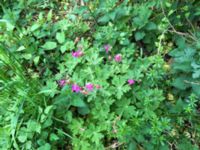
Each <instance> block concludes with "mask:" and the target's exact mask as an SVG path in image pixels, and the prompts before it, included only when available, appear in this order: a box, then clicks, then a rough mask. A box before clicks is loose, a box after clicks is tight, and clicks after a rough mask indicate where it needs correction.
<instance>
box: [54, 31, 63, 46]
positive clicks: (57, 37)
mask: <svg viewBox="0 0 200 150" xmlns="http://www.w3.org/2000/svg"><path fill="white" fill-rule="evenodd" d="M56 39H57V40H58V43H60V44H62V43H63V42H64V41H65V33H64V32H57V33H56Z"/></svg>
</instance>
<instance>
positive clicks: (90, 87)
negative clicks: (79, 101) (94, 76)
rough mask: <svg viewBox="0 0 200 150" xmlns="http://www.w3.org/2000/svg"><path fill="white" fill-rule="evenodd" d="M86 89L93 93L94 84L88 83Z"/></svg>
mask: <svg viewBox="0 0 200 150" xmlns="http://www.w3.org/2000/svg"><path fill="white" fill-rule="evenodd" d="M85 88H86V89H87V90H88V91H93V88H94V87H93V84H92V83H87V84H86V85H85Z"/></svg>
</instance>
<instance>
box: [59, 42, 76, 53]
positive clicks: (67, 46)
mask: <svg viewBox="0 0 200 150" xmlns="http://www.w3.org/2000/svg"><path fill="white" fill-rule="evenodd" d="M74 48H75V47H74V42H73V41H70V40H68V41H67V42H66V43H65V44H63V45H62V46H61V47H60V51H61V52H62V53H64V52H65V51H67V50H70V51H71V50H72V49H74Z"/></svg>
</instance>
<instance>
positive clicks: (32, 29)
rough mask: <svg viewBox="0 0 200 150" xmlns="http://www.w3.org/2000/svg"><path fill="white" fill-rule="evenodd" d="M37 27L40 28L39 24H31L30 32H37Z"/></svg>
mask: <svg viewBox="0 0 200 150" xmlns="http://www.w3.org/2000/svg"><path fill="white" fill-rule="evenodd" d="M39 27H40V24H39V23H35V24H33V25H32V26H31V29H30V30H31V31H32V32H33V31H35V30H37V29H38V28H39Z"/></svg>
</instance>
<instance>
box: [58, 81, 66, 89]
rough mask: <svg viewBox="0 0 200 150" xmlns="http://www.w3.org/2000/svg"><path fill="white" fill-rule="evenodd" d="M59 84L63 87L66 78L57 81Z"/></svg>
mask: <svg viewBox="0 0 200 150" xmlns="http://www.w3.org/2000/svg"><path fill="white" fill-rule="evenodd" d="M58 84H59V86H61V87H63V86H65V84H66V80H64V79H62V80H60V81H58Z"/></svg>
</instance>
